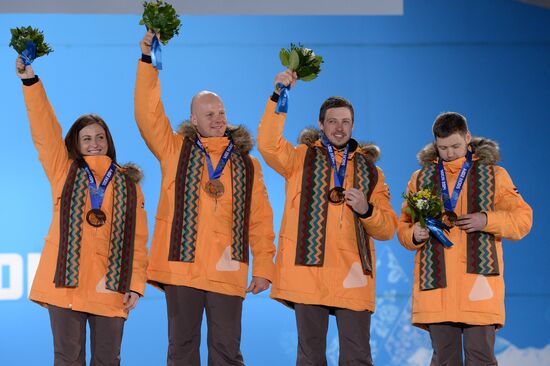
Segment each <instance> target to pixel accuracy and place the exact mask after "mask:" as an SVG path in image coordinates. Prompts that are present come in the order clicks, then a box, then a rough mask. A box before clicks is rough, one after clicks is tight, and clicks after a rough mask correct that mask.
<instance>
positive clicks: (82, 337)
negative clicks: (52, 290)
mask: <svg viewBox="0 0 550 366" xmlns="http://www.w3.org/2000/svg"><path fill="white" fill-rule="evenodd" d="M48 312H49V313H50V324H51V327H52V333H53V345H54V353H55V355H54V365H55V366H86V322H87V321H88V322H89V323H90V348H91V351H92V359H91V363H90V365H91V366H100V365H101V366H115V365H120V345H121V343H122V332H123V329H124V321H125V320H124V319H123V318H120V317H114V318H110V317H106V316H101V315H94V314H89V313H82V312H79V311H74V310H71V309H65V308H60V307H57V306H53V305H48Z"/></svg>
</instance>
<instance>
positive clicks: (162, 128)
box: [134, 31, 180, 160]
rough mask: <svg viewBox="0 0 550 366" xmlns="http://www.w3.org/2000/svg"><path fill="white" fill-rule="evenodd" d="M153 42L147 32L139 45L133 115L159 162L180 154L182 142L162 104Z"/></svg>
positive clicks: (150, 33)
mask: <svg viewBox="0 0 550 366" xmlns="http://www.w3.org/2000/svg"><path fill="white" fill-rule="evenodd" d="M152 39H153V33H152V32H151V31H148V32H147V33H146V34H145V36H144V37H143V39H142V40H141V42H140V46H141V52H142V57H141V60H140V61H138V70H137V76H136V87H135V90H134V114H135V117H136V122H137V124H138V127H139V131H140V132H141V136H142V137H143V139H144V140H145V143H146V144H147V146H148V147H149V149H150V150H151V152H152V153H153V154H154V155H155V156H156V157H157V159H159V160H162V159H163V158H164V157H165V156H167V155H169V154H171V153H173V152H174V151H175V150H179V148H180V142H179V139H178V137H177V136H176V135H175V134H174V131H173V130H172V126H171V125H170V121H169V120H168V118H167V117H166V114H165V113H164V107H163V105H162V102H161V100H160V93H161V89H160V80H159V77H158V70H156V69H155V68H154V67H153V65H152V64H151V40H152Z"/></svg>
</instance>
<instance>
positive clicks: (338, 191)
mask: <svg viewBox="0 0 550 366" xmlns="http://www.w3.org/2000/svg"><path fill="white" fill-rule="evenodd" d="M328 200H329V202H330V203H332V204H334V205H341V204H342V203H344V201H345V198H344V188H343V187H334V188H331V190H330V191H329V192H328Z"/></svg>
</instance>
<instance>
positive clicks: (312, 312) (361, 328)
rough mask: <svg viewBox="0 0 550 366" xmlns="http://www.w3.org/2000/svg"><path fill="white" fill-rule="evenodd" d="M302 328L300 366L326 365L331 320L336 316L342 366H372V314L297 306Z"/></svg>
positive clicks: (300, 335)
mask: <svg viewBox="0 0 550 366" xmlns="http://www.w3.org/2000/svg"><path fill="white" fill-rule="evenodd" d="M294 312H295V313H296V326H297V328H298V352H297V358H296V365H297V366H325V365H326V364H327V358H326V347H327V341H326V338H327V331H328V317H329V315H330V314H331V313H333V314H334V315H335V316H336V324H337V325H338V339H339V343H340V355H339V358H338V364H339V365H349V366H352V365H353V366H356V365H357V366H359V365H367V366H372V365H373V363H372V357H371V351H370V320H371V315H372V313H371V312H370V311H366V310H365V311H353V310H348V309H341V308H331V307H327V306H321V305H305V304H294Z"/></svg>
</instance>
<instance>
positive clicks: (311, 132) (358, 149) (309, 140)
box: [298, 127, 380, 162]
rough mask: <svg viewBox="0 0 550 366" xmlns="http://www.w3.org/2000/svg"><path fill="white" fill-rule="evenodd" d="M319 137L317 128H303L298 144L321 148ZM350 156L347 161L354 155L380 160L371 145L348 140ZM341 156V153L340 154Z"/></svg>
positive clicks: (373, 146) (377, 150) (378, 153)
mask: <svg viewBox="0 0 550 366" xmlns="http://www.w3.org/2000/svg"><path fill="white" fill-rule="evenodd" d="M320 136H321V130H319V129H317V128H311V127H308V128H305V129H303V130H302V132H300V136H299V137H298V143H300V144H304V145H307V146H309V147H311V146H323V145H322V144H321V141H320V140H319V138H320ZM349 144H350V154H349V159H351V158H352V157H353V154H354V153H358V154H363V155H364V156H365V157H366V158H367V160H368V161H370V162H375V161H377V160H378V159H380V148H379V147H378V146H376V145H375V144H373V143H360V142H357V140H355V139H353V138H351V139H350V140H349ZM340 154H341V153H340Z"/></svg>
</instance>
